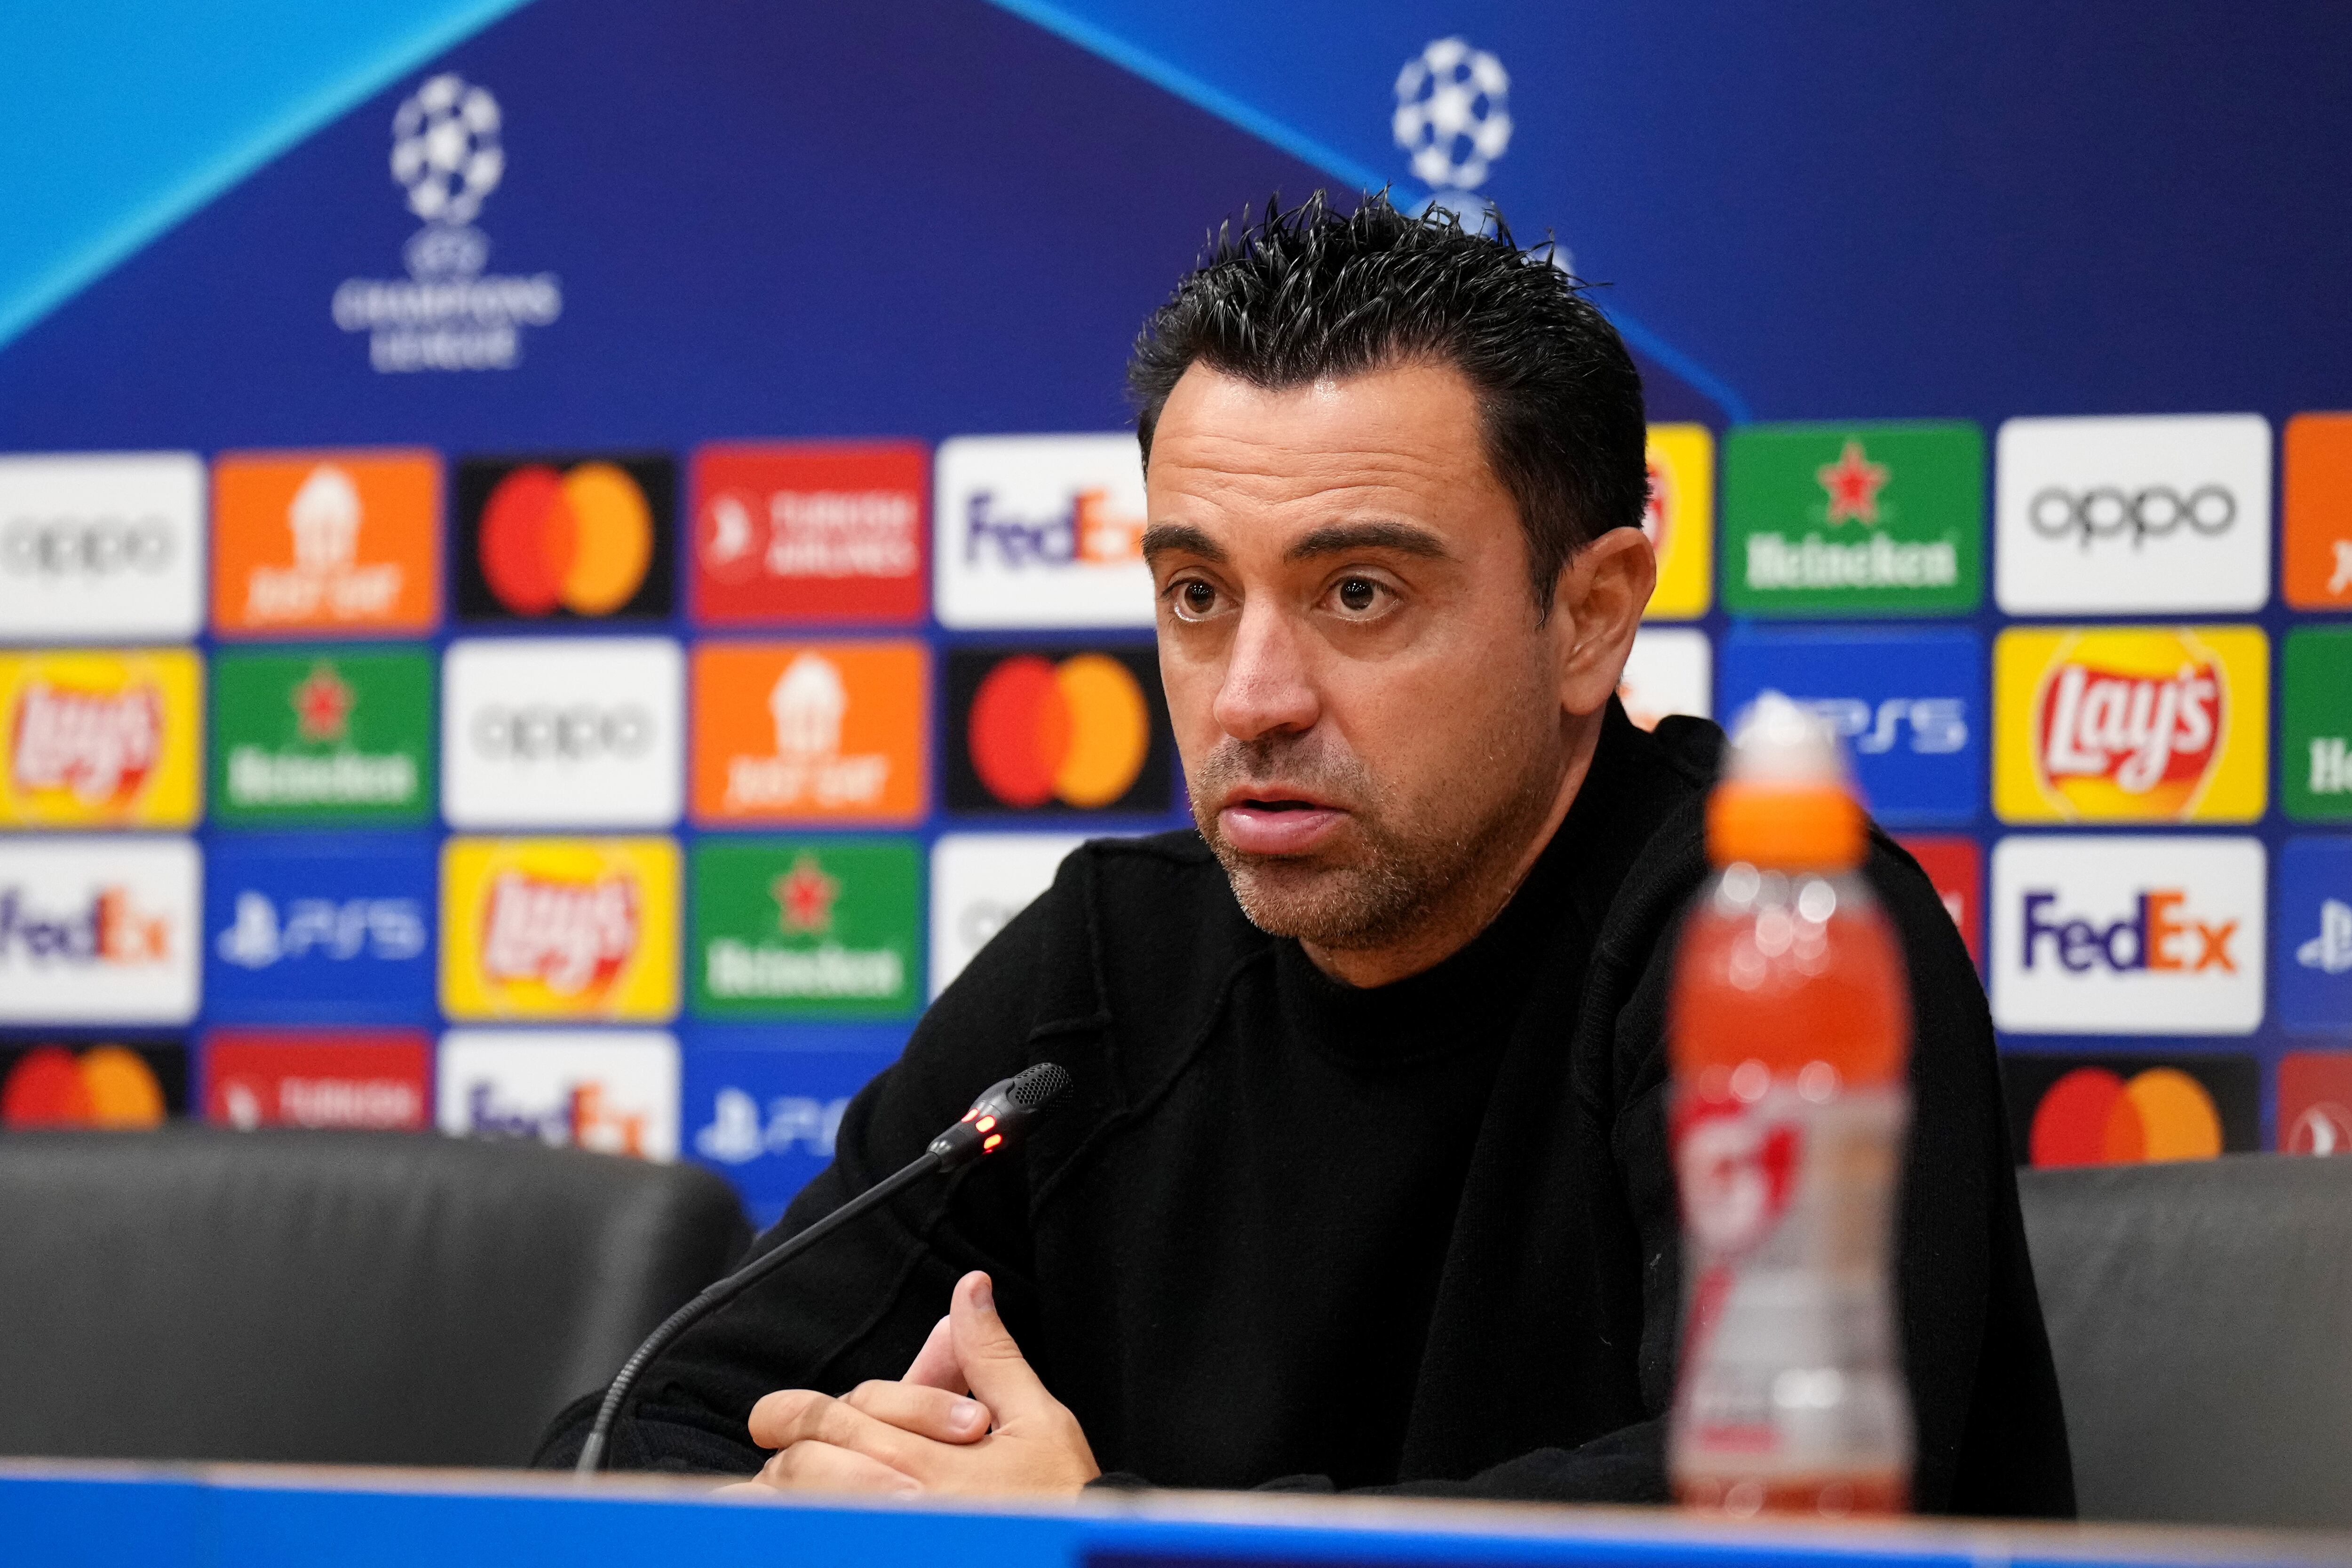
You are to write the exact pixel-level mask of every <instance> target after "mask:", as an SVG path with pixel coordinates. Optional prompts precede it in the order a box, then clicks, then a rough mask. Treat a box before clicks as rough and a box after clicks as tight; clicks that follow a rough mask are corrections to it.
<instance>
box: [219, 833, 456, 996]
mask: <svg viewBox="0 0 2352 1568" xmlns="http://www.w3.org/2000/svg"><path fill="white" fill-rule="evenodd" d="M435 851H436V845H435V843H434V841H432V840H431V839H430V838H428V837H425V836H424V835H422V834H418V835H414V836H410V835H400V836H394V835H391V834H370V835H364V836H360V835H348V834H335V835H332V836H323V837H322V836H321V835H314V834H302V835H288V836H283V837H280V836H277V835H271V836H267V837H250V838H248V837H243V836H224V837H222V838H219V839H216V840H215V841H214V842H213V844H212V846H211V852H210V853H209V855H208V856H207V857H206V864H205V1010H206V1013H207V1015H208V1016H210V1017H213V1018H221V1019H277V1020H283V1021H287V1022H310V1021H319V1022H328V1021H376V1020H384V1021H393V1020H406V1019H422V1018H429V1017H431V1016H432V1012H433V975H434V969H433V925H434V901H433V900H434V890H433V877H434V866H435V862H436V853H435Z"/></svg>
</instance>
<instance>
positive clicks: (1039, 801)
mask: <svg viewBox="0 0 2352 1568" xmlns="http://www.w3.org/2000/svg"><path fill="white" fill-rule="evenodd" d="M966 733H967V737H968V740H969V745H970V749H971V766H972V771H973V772H974V773H976V774H977V775H978V776H979V778H980V781H981V783H982V786H984V787H985V788H986V789H987V790H988V792H989V793H990V794H992V795H993V796H994V797H996V799H997V800H999V801H1001V802H1002V803H1003V804H1004V805H1007V806H1013V807H1022V808H1027V807H1033V806H1042V805H1045V803H1046V802H1048V801H1051V800H1059V801H1060V802H1062V803H1063V804H1064V805H1066V806H1077V807H1082V808H1092V807H1101V806H1108V805H1110V804H1111V803H1112V802H1114V801H1116V800H1118V799H1119V798H1120V797H1121V796H1123V795H1125V794H1126V793H1127V792H1128V791H1129V789H1133V788H1134V787H1135V782H1136V779H1138V778H1139V776H1140V775H1141V773H1142V771H1143V765H1144V763H1145V761H1146V759H1147V758H1150V754H1151V706H1150V702H1149V701H1148V700H1147V699H1146V698H1145V696H1144V693H1143V685H1142V683H1141V682H1139V681H1138V680H1137V679H1136V678H1135V674H1134V672H1133V671H1131V670H1129V668H1128V667H1127V666H1126V665H1125V664H1121V663H1120V662H1119V661H1118V660H1117V659H1114V658H1112V657H1111V656H1110V655H1108V653H1077V654H1074V655H1072V656H1071V657H1069V658H1066V659H1064V660H1062V661H1061V662H1060V663H1058V664H1056V663H1054V662H1052V661H1050V660H1047V659H1045V658H1041V657H1039V656H1038V655H1036V654H1034V653H1016V654H1014V655H1013V656H1012V657H1010V658H1007V659H1005V660H1003V662H1001V663H1000V664H997V665H996V667H995V668H993V669H992V670H990V671H989V672H988V674H987V675H986V676H985V677H983V678H982V681H981V683H980V689H979V690H978V691H977V692H976V693H975V694H974V695H973V696H972V702H971V726H970V728H969V729H968V731H967V732H966Z"/></svg>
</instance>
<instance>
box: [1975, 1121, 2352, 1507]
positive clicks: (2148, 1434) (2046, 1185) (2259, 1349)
mask: <svg viewBox="0 0 2352 1568" xmlns="http://www.w3.org/2000/svg"><path fill="white" fill-rule="evenodd" d="M2018 1190H2019V1195H2020V1196H2021V1197H2022V1198H2023V1200H2024V1205H2025V1230H2026V1236H2027V1239H2028V1240H2029V1241H2030V1243H2031V1245H2032V1251H2033V1272H2034V1278H2035V1280H2036V1281H2037V1283H2038V1284H2039V1285H2040V1287H2041V1291H2042V1315H2043V1317H2044V1318H2046V1319H2047V1320H2048V1322H2049V1324H2050V1348H2051V1350H2052V1352H2053V1354H2055V1356H2056V1357H2057V1362H2058V1383H2059V1385H2060V1387H2061V1389H2062V1390H2063V1393H2064V1395H2065V1400H2066V1432H2067V1437H2068V1439H2069V1440H2070V1442H2071V1443H2072V1445H2073V1447H2074V1488H2075V1491H2076V1493H2077V1494H2078V1496H2079V1498H2080V1502H2081V1508H2082V1514H2083V1517H2084V1518H2085V1519H2110V1520H2163V1521H2180V1522H2194V1523H2206V1524H2263V1525H2333V1526H2336V1527H2339V1528H2341V1527H2345V1526H2352V1159H2310V1158H2294V1157H2289V1156H2286V1155H2224V1156H2223V1157H2221V1158H2220V1159H2215V1160H2193V1161H2183V1162H2180V1163H2178V1164H2170V1165H2143V1166H2104V1167H2094V1168H2087V1169H2078V1170H2054V1171H2028V1172H2023V1173H2021V1174H2020V1176H2019V1179H2018Z"/></svg>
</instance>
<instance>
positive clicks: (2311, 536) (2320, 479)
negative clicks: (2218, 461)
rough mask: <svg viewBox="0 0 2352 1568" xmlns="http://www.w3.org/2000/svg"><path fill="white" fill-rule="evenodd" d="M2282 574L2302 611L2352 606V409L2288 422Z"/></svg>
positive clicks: (2284, 455) (2284, 456) (2287, 591)
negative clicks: (2346, 411) (2350, 411)
mask: <svg viewBox="0 0 2352 1568" xmlns="http://www.w3.org/2000/svg"><path fill="white" fill-rule="evenodd" d="M2282 449H2283V450H2282V461H2283V462H2284V465H2285V469H2286V472H2285V475H2284V482H2283V483H2282V485H2281V486H2280V489H2281V491H2282V492H2283V501H2282V505H2283V507H2284V512H2285V516H2284V520H2283V525H2282V527H2281V529H2280V535H2281V544H2280V551H2281V554H2282V556H2283V558H2284V559H2283V561H2282V570H2281V572H2280V577H2281V580H2282V582H2281V587H2282V589H2283V591H2284V593H2285V595H2286V601H2287V602H2288V603H2289V604H2291V605H2293V606H2294V608H2295V609H2297V610H2352V413H2298V414H2296V415H2295V416H2294V418H2293V419H2290V420H2288V421H2287V422H2286V439H2285V440H2284V443H2282Z"/></svg>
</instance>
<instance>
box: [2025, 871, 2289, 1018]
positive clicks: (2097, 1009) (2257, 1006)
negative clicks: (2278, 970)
mask: <svg viewBox="0 0 2352 1568" xmlns="http://www.w3.org/2000/svg"><path fill="white" fill-rule="evenodd" d="M2267 874H2268V865H2267V859H2266V855H2265V852H2264V850H2263V844H2262V842H2261V841H2260V840H2257V839H2251V838H2207V837H2188V836H2181V835H2167V836H2161V837H2159V836H2154V835H2151V836H2146V837H2140V836H2116V837H2105V836H2099V837H2091V836H2080V835H2065V834H2049V835H2038V834H2037V835H2017V836H2012V837H2011V838H2007V839H2004V840H2002V841H2000V844H1999V845H1998V846H1996V847H1995V849H1994V851H1993V856H1992V882H1993V943H1992V1012H1993V1021H1994V1022H1995V1023H1996V1024H1998V1025H1999V1026H2000V1028H2002V1029H2003V1030H2014V1031H2017V1032H2021V1033H2042V1034H2168V1035H2178V1034H2251V1033H2252V1032H2253V1031H2254V1030H2255V1029H2257V1028H2258V1027H2260V1025H2261V1023H2262V1020H2263V1000H2264V998H2263V967H2264V957H2265V955H2264V948H2263V944H2264V940H2265V936H2266V933H2265V930H2264V916H2265V913H2266V899H2265V889H2266V885H2267Z"/></svg>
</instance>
